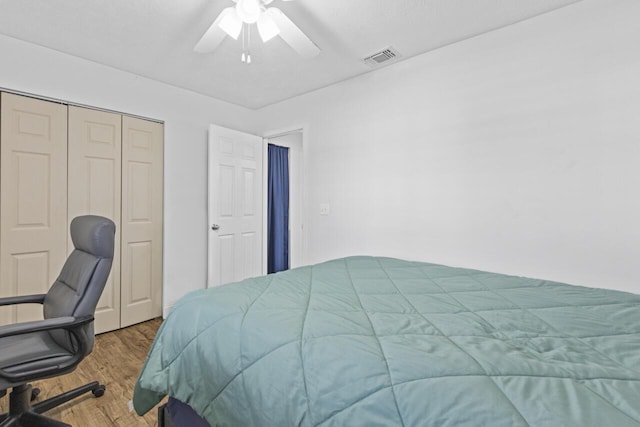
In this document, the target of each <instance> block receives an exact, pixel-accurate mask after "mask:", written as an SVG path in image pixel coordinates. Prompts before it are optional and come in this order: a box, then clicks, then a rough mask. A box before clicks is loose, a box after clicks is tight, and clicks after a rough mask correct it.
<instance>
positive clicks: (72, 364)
mask: <svg viewBox="0 0 640 427" xmlns="http://www.w3.org/2000/svg"><path fill="white" fill-rule="evenodd" d="M114 236H115V224H114V223H113V222H112V221H111V220H109V219H107V218H102V217H99V216H93V215H87V216H80V217H77V218H74V219H73V221H71V239H72V241H73V246H74V247H75V249H74V251H73V252H72V253H71V254H70V255H69V258H68V259H67V261H66V262H65V264H64V266H63V267H62V271H61V272H60V276H59V277H58V279H57V280H56V281H55V283H54V284H53V285H52V286H51V288H50V289H49V291H48V292H47V293H46V294H42V295H28V296H21V297H20V296H18V297H9V298H0V306H6V305H15V304H34V303H35V304H42V306H43V311H44V320H38V321H34V322H24V323H18V324H15V325H7V326H0V390H3V391H6V390H7V389H8V388H12V391H11V394H10V395H9V412H8V413H7V414H3V415H0V427H8V426H25V427H26V426H28V427H40V426H47V427H59V426H67V427H69V424H65V423H62V422H60V421H56V420H54V419H52V418H48V417H45V416H43V415H40V414H42V413H43V412H45V411H48V410H49V409H51V408H54V407H56V406H59V405H61V404H63V403H66V402H68V401H69V400H71V399H74V398H76V397H78V396H80V395H82V394H84V393H88V392H90V391H91V392H92V393H93V394H94V396H96V397H100V396H102V395H103V394H104V391H105V386H104V385H101V384H99V383H98V382H97V381H94V382H92V383H90V384H87V385H84V386H82V387H78V388H76V389H74V390H71V391H68V392H66V393H63V394H61V395H59V396H55V397H52V398H50V399H47V400H44V401H42V402H40V403H37V404H34V405H33V406H32V405H31V400H32V394H33V392H32V388H31V385H30V384H28V382H29V381H33V380H40V379H44V378H50V377H56V376H59V375H63V374H67V373H69V372H71V371H73V370H74V369H75V368H76V366H77V365H78V363H80V361H81V360H82V359H83V358H84V357H85V356H86V355H88V354H89V353H91V351H92V350H93V341H94V332H93V316H94V312H95V309H96V305H97V304H98V300H99V299H100V295H101V294H102V290H103V289H104V285H105V283H106V281H107V277H108V276H109V271H110V270H111V263H112V261H113V246H114Z"/></svg>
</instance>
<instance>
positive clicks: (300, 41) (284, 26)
mask: <svg viewBox="0 0 640 427" xmlns="http://www.w3.org/2000/svg"><path fill="white" fill-rule="evenodd" d="M232 1H233V2H234V3H235V4H236V5H235V7H227V8H225V9H224V10H223V11H222V12H221V13H220V15H218V17H217V18H216V20H215V21H213V24H211V26H210V27H209V29H208V30H207V32H206V33H204V35H203V36H202V38H201V39H200V41H198V43H197V44H196V45H195V47H194V48H193V50H194V51H196V52H198V53H208V52H213V51H214V50H215V49H216V48H217V47H218V45H220V43H221V42H222V40H224V38H225V37H226V36H227V35H228V36H229V37H232V38H233V39H234V40H238V37H239V36H240V34H242V41H243V49H242V58H241V59H242V62H247V63H250V62H251V54H250V53H249V49H248V45H249V40H250V37H251V25H253V24H256V26H257V27H258V34H260V38H261V39H262V41H263V42H267V41H269V40H271V39H272V38H273V37H275V36H277V35H279V36H280V37H281V38H282V40H284V41H285V42H286V43H287V44H288V45H289V46H291V48H292V49H293V50H295V51H296V52H298V54H299V55H301V56H302V57H305V58H313V57H314V56H316V55H318V54H319V53H320V48H318V46H316V44H315V43H314V42H312V41H311V40H310V39H309V37H307V36H306V35H305V34H304V33H303V32H302V31H301V30H300V28H298V27H297V26H296V24H294V23H293V21H291V19H289V18H288V17H287V15H285V14H284V13H283V12H282V11H281V10H280V9H278V8H277V7H267V6H268V5H269V4H271V3H272V2H273V0H232ZM283 1H291V0H283Z"/></svg>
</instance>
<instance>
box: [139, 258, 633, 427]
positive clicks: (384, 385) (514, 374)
mask: <svg viewBox="0 0 640 427" xmlns="http://www.w3.org/2000/svg"><path fill="white" fill-rule="evenodd" d="M167 394H168V395H170V396H173V397H175V398H177V399H180V400H182V401H183V402H186V403H188V404H189V405H191V407H192V408H194V409H195V411H196V412H198V413H199V414H200V415H202V416H203V417H204V418H205V419H207V420H208V421H209V423H210V424H211V425H212V426H218V425H219V426H276V427H285V426H367V427H369V426H403V425H404V426H492V427H497V426H581V427H584V426H598V427H600V426H616V427H622V426H636V427H638V426H640V296H639V295H634V294H629V293H624V292H617V291H610V290H602V289H592V288H583V287H577V286H570V285H566V284H562V283H556V282H548V281H542V280H534V279H527V278H522V277H514V276H505V275H500V274H493V273H486V272H481V271H476V270H468V269H460V268H451V267H445V266H441V265H435V264H427V263H419V262H408V261H401V260H396V259H390V258H373V257H352V258H345V259H339V260H335V261H329V262H326V263H323V264H318V265H314V266H309V267H303V268H297V269H294V270H290V271H287V272H283V273H278V274H272V275H269V276H264V277H258V278H254V279H248V280H245V281H242V282H239V283H234V284H230V285H226V286H222V287H219V288H214V289H207V290H202V291H197V292H193V293H191V294H189V295H187V296H185V297H184V298H183V299H182V300H180V301H179V302H178V303H177V305H176V306H175V307H174V308H173V310H172V311H171V314H170V315H169V316H168V318H167V319H166V321H165V322H164V323H163V325H162V327H161V329H160V331H159V333H158V335H157V337H156V339H155V342H154V344H153V346H152V348H151V350H150V352H149V355H148V358H147V361H146V363H145V366H144V368H143V370H142V372H141V374H140V378H139V380H138V383H137V384H136V389H135V394H134V406H135V409H136V411H137V412H138V413H139V414H142V413H144V412H146V411H148V410H150V409H151V408H152V407H153V406H154V405H155V404H157V403H158V402H159V401H160V399H161V398H162V397H163V396H164V395H167Z"/></svg>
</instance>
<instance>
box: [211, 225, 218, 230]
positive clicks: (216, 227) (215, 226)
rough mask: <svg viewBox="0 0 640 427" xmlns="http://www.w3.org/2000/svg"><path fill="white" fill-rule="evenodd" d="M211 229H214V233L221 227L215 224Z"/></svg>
mask: <svg viewBox="0 0 640 427" xmlns="http://www.w3.org/2000/svg"><path fill="white" fill-rule="evenodd" d="M211 229H212V230H213V231H216V230H220V226H219V225H218V224H213V225H212V226H211Z"/></svg>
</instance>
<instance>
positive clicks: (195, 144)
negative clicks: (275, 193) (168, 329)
mask: <svg viewBox="0 0 640 427" xmlns="http://www.w3.org/2000/svg"><path fill="white" fill-rule="evenodd" d="M0 57H1V58H2V63H1V65H0V87H4V88H8V89H13V90H19V91H24V92H30V93H34V94H38V95H42V96H47V97H52V98H60V99H63V100H67V101H72V102H76V103H82V104H87V105H92V106H96V107H102V108H108V109H113V110H117V111H122V112H126V113H130V114H136V115H141V116H146V117H151V118H154V119H159V120H164V121H165V147H164V148H165V156H164V159H165V160H164V161H165V170H164V171H165V175H164V180H165V187H164V191H165V193H164V197H165V198H164V214H165V225H164V302H163V306H164V308H165V311H166V309H167V308H169V307H170V306H171V305H173V303H174V302H175V301H176V300H177V299H178V298H179V297H181V296H182V295H184V294H185V293H187V292H189V291H191V290H194V289H201V288H203V287H204V286H205V283H206V269H207V262H206V259H207V242H206V237H207V230H208V227H207V216H206V214H207V188H206V187H207V174H206V172H207V169H206V168H207V129H208V126H209V124H210V123H216V124H219V125H221V126H226V127H231V128H238V129H244V130H246V131H250V130H251V126H250V124H251V123H253V122H255V119H254V118H253V117H254V115H255V113H254V112H253V111H251V110H247V109H244V108H241V107H238V106H234V105H232V104H228V103H225V102H222V101H218V100H215V99H212V98H209V97H205V96H201V95H198V94H195V93H193V92H189V91H186V90H182V89H179V88H176V87H173V86H169V85H165V84H162V83H159V82H156V81H153V80H149V79H146V78H143V77H139V76H136V75H134V74H130V73H125V72H122V71H118V70H116V69H113V68H110V67H105V66H102V65H99V64H96V63H93V62H89V61H85V60H82V59H79V58H76V57H73V56H69V55H66V54H63V53H60V52H56V51H53V50H50V49H45V48H42V47H39V46H36V45H33V44H29V43H24V42H21V41H18V40H15V39H12V38H8V37H4V36H0Z"/></svg>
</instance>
